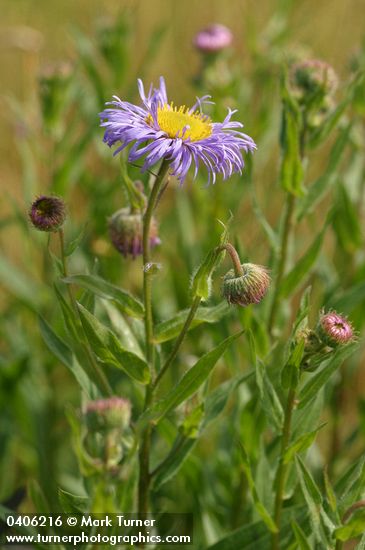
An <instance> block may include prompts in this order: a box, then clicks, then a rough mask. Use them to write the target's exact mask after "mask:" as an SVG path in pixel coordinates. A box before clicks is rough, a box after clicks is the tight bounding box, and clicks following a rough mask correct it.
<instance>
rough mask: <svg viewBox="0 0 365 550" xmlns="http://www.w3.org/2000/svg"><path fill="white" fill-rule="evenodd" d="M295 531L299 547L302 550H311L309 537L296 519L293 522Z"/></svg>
mask: <svg viewBox="0 0 365 550" xmlns="http://www.w3.org/2000/svg"><path fill="white" fill-rule="evenodd" d="M291 526H292V528H293V532H294V535H295V540H296V541H297V544H298V547H299V549H300V550H311V547H310V546H309V543H308V537H307V535H306V534H305V533H304V531H303V529H302V528H301V527H299V524H298V523H297V522H296V521H294V520H293V521H292V522H291Z"/></svg>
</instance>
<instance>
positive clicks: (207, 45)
mask: <svg viewBox="0 0 365 550" xmlns="http://www.w3.org/2000/svg"><path fill="white" fill-rule="evenodd" d="M232 40H233V35H232V33H231V31H230V30H229V29H228V27H225V26H224V25H220V24H218V23H215V24H213V25H209V27H207V28H206V29H203V30H201V31H200V32H198V33H197V34H196V35H195V37H194V40H193V44H194V46H195V47H196V48H197V49H198V50H200V51H201V52H204V53H211V52H219V51H221V50H224V49H225V48H228V47H229V46H230V45H231V44H232Z"/></svg>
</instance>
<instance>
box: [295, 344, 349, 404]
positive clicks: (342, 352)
mask: <svg viewBox="0 0 365 550" xmlns="http://www.w3.org/2000/svg"><path fill="white" fill-rule="evenodd" d="M357 347H358V344H357V343H356V342H354V343H353V344H347V345H346V346H343V347H340V348H338V349H337V350H336V351H335V352H334V353H331V354H330V356H329V358H328V359H326V360H325V361H324V362H323V365H322V367H321V368H320V369H319V370H317V371H316V372H315V373H314V374H313V375H312V376H311V378H310V379H309V380H308V382H307V383H306V384H305V385H304V387H303V388H302V389H301V390H300V392H299V404H298V408H299V409H302V408H304V407H306V406H307V405H308V403H310V402H311V401H312V399H314V398H315V397H316V395H317V394H318V392H319V390H320V389H321V388H322V387H323V386H324V385H325V384H326V383H327V382H328V380H329V379H330V378H331V376H332V374H333V373H334V372H336V370H337V369H338V367H339V366H340V365H341V364H342V363H343V361H345V359H347V357H349V356H350V355H352V353H354V351H355V350H356V349H357Z"/></svg>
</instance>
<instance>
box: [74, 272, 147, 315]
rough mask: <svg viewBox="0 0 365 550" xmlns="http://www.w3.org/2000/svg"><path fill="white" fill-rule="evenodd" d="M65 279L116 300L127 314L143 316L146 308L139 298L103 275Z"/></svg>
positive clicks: (103, 296)
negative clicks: (106, 279) (103, 277)
mask: <svg viewBox="0 0 365 550" xmlns="http://www.w3.org/2000/svg"><path fill="white" fill-rule="evenodd" d="M63 281H64V282H65V283H67V284H77V285H79V286H81V287H82V288H86V289H87V290H90V291H91V292H94V294H97V295H98V296H101V297H102V298H106V299H109V300H113V301H115V302H116V303H117V304H118V306H119V307H120V308H121V309H122V311H124V312H125V313H127V315H131V316H132V317H137V318H141V317H143V314H144V308H143V305H142V303H141V302H140V301H139V300H137V298H134V297H133V296H132V295H131V294H129V293H128V292H126V291H125V290H122V289H121V288H119V287H117V286H115V285H113V284H111V283H108V282H107V281H105V280H104V279H102V278H101V277H97V276H96V275H72V276H70V277H67V278H65V279H63Z"/></svg>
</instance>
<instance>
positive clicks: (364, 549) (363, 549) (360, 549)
mask: <svg viewBox="0 0 365 550" xmlns="http://www.w3.org/2000/svg"><path fill="white" fill-rule="evenodd" d="M355 550H365V532H364V534H363V536H362V537H361V539H360V542H359V544H358V545H357V546H355Z"/></svg>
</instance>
